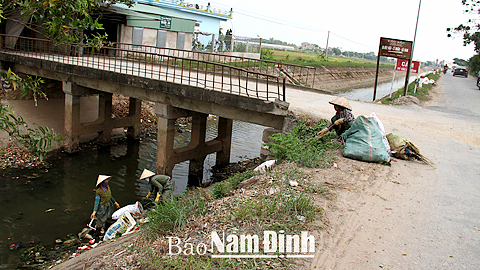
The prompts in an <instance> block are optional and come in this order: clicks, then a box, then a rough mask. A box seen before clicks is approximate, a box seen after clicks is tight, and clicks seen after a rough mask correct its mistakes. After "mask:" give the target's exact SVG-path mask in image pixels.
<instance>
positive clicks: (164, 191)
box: [140, 169, 173, 204]
mask: <svg viewBox="0 0 480 270" xmlns="http://www.w3.org/2000/svg"><path fill="white" fill-rule="evenodd" d="M142 179H145V180H146V181H147V182H149V183H150V191H149V192H148V194H147V196H146V197H145V200H148V199H149V198H150V196H151V195H152V194H153V195H154V196H155V193H156V196H155V203H157V204H158V203H159V202H160V198H161V200H162V201H164V200H168V199H171V197H172V192H173V181H172V178H171V177H170V176H168V175H161V174H159V175H155V173H154V172H152V171H149V170H147V169H144V170H143V172H142V175H141V176H140V180H142Z"/></svg>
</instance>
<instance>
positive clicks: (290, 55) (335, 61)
mask: <svg viewBox="0 0 480 270" xmlns="http://www.w3.org/2000/svg"><path fill="white" fill-rule="evenodd" d="M271 58H272V60H271V61H276V62H279V61H282V62H284V63H289V64H295V65H302V66H305V65H310V66H336V67H342V66H344V67H376V66H377V62H376V61H371V60H367V59H360V58H354V57H339V56H328V57H327V60H324V59H320V58H319V57H318V56H317V54H315V53H312V52H299V51H294V52H292V51H273V55H272V57H271ZM380 66H381V67H393V66H394V64H393V63H383V62H381V63H380Z"/></svg>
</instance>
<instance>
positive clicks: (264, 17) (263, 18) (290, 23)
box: [211, 2, 327, 32]
mask: <svg viewBox="0 0 480 270" xmlns="http://www.w3.org/2000/svg"><path fill="white" fill-rule="evenodd" d="M211 3H214V4H216V5H220V6H224V7H227V6H225V5H224V4H221V3H216V2H211ZM233 10H234V12H235V13H238V14H242V15H245V16H247V17H251V18H255V19H259V20H264V21H267V22H271V23H276V24H280V25H285V26H292V27H296V28H300V29H304V30H310V31H315V32H327V30H323V29H318V28H312V27H308V26H304V25H301V24H297V23H292V22H289V21H285V20H280V19H277V18H273V17H269V16H265V15H262V14H258V13H255V12H251V11H247V10H243V9H240V8H236V7H233ZM251 14H253V15H251ZM254 15H257V16H254ZM258 16H260V17H258Z"/></svg>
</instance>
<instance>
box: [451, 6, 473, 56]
mask: <svg viewBox="0 0 480 270" xmlns="http://www.w3.org/2000/svg"><path fill="white" fill-rule="evenodd" d="M462 4H463V5H464V6H465V13H467V14H470V16H471V18H469V19H468V21H467V22H466V23H465V24H460V25H459V26H457V27H455V28H447V36H448V37H453V36H454V35H456V34H463V45H464V46H466V45H468V44H472V43H473V44H474V45H475V52H477V53H480V24H479V23H478V22H477V21H478V20H477V17H478V14H479V13H480V0H462Z"/></svg>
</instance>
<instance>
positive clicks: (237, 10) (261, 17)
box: [211, 2, 374, 48]
mask: <svg viewBox="0 0 480 270" xmlns="http://www.w3.org/2000/svg"><path fill="white" fill-rule="evenodd" d="M211 3H214V4H215V5H219V6H223V7H227V6H226V5H224V4H221V3H216V2H211ZM227 8H228V7H227ZM232 8H233V10H234V12H235V13H238V14H241V15H244V16H247V17H251V18H255V19H258V20H263V21H267V22H271V23H276V24H280V25H284V26H290V27H294V28H298V29H303V30H308V31H314V32H327V31H326V30H323V29H318V28H312V27H307V26H304V25H300V24H296V23H292V22H288V21H284V20H279V19H277V18H272V17H268V16H265V15H262V14H258V13H255V12H251V11H246V10H243V9H240V8H237V7H232ZM252 14H253V15H252ZM254 15H256V16H254ZM330 33H331V34H333V35H335V36H337V37H339V38H342V39H344V40H347V41H349V42H352V43H354V44H358V45H360V46H364V47H367V48H374V47H372V46H368V45H365V44H362V43H359V42H356V41H353V40H351V39H348V38H345V37H343V36H340V35H338V34H335V33H334V32H331V31H330Z"/></svg>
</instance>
